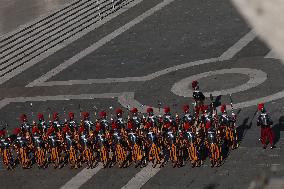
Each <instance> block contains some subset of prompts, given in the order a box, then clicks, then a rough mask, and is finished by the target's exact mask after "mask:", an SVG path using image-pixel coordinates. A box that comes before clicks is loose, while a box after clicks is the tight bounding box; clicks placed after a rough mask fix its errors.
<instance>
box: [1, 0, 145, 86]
mask: <svg viewBox="0 0 284 189" xmlns="http://www.w3.org/2000/svg"><path fill="white" fill-rule="evenodd" d="M142 1H143V0H136V1H134V2H131V3H130V4H129V5H127V6H125V7H124V8H122V9H119V10H118V11H117V12H115V13H113V14H111V15H109V16H107V17H106V18H104V19H102V20H101V21H99V22H97V24H94V25H93V26H90V27H89V28H88V29H86V30H84V31H82V32H80V33H78V34H76V35H74V36H73V37H70V38H68V39H67V40H65V41H64V42H63V43H61V44H58V45H56V46H55V47H53V48H52V49H49V50H48V51H47V52H46V53H43V54H41V55H39V56H37V57H36V58H34V59H32V60H31V61H29V62H27V63H25V64H23V65H22V66H19V67H18V68H16V69H15V70H13V71H11V72H10V73H7V74H5V76H3V77H1V79H0V84H3V83H5V82H6V81H8V80H10V79H12V78H13V77H15V76H16V75H18V74H20V73H22V72H23V71H25V70H27V69H28V68H30V67H32V66H34V65H35V64H37V63H38V62H40V61H42V60H43V59H45V58H47V57H49V56H50V55H52V54H54V53H56V52H57V51H59V50H60V49H62V48H64V47H66V46H67V45H69V44H71V43H73V42H74V41H76V40H77V39H80V38H81V37H83V36H84V35H86V34H88V33H89V32H91V31H92V30H94V29H96V28H99V27H100V26H102V25H103V24H105V23H107V22H108V21H110V20H112V19H113V18H115V17H117V16H118V15H120V14H122V13H124V12H125V11H127V10H129V9H130V8H132V7H134V6H136V5H137V4H139V3H141V2H142Z"/></svg>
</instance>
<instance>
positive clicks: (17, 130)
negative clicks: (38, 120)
mask: <svg viewBox="0 0 284 189" xmlns="http://www.w3.org/2000/svg"><path fill="white" fill-rule="evenodd" d="M20 132H21V129H20V128H19V127H17V128H15V129H14V131H13V134H14V135H17V134H19V133H20Z"/></svg>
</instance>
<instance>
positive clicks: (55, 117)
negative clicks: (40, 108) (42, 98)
mask: <svg viewBox="0 0 284 189" xmlns="http://www.w3.org/2000/svg"><path fill="white" fill-rule="evenodd" d="M52 123H53V126H54V128H55V130H56V131H60V130H61V123H60V121H59V114H58V113H57V112H54V113H53V115H52Z"/></svg>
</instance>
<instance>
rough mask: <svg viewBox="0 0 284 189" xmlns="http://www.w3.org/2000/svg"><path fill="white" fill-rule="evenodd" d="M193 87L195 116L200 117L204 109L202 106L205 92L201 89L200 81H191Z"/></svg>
mask: <svg viewBox="0 0 284 189" xmlns="http://www.w3.org/2000/svg"><path fill="white" fill-rule="evenodd" d="M191 86H192V89H193V98H194V101H195V106H194V107H195V114H196V115H195V116H196V118H198V117H199V113H200V111H202V106H203V104H204V100H205V96H204V94H203V93H202V92H201V91H200V90H199V85H198V82H197V81H196V80H195V81H192V83H191Z"/></svg>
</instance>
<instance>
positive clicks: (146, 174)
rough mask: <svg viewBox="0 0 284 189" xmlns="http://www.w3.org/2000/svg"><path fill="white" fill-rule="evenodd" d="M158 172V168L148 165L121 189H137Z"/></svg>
mask: <svg viewBox="0 0 284 189" xmlns="http://www.w3.org/2000/svg"><path fill="white" fill-rule="evenodd" d="M159 171H160V168H153V167H152V164H151V163H149V164H148V165H147V166H146V167H144V168H143V169H142V170H141V171H140V172H138V173H137V174H136V175H135V176H134V177H133V178H132V179H131V180H130V181H129V182H128V183H127V184H126V185H124V186H123V187H122V189H139V188H141V187H142V186H143V185H144V184H146V183H147V182H148V181H149V180H150V179H151V178H152V177H153V176H155V175H156V174H157V173H158V172H159Z"/></svg>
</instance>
